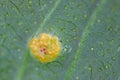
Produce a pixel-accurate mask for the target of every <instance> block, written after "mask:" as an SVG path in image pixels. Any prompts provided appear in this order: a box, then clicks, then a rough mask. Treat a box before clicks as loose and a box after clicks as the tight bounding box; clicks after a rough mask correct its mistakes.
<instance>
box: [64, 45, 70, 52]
mask: <svg viewBox="0 0 120 80" xmlns="http://www.w3.org/2000/svg"><path fill="white" fill-rule="evenodd" d="M63 51H64V52H67V53H69V52H71V51H72V47H71V46H70V45H65V46H64V48H63Z"/></svg>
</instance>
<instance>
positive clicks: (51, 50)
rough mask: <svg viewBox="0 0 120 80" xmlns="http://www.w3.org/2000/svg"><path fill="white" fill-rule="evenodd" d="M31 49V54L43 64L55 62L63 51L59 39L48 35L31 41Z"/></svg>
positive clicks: (45, 34)
mask: <svg viewBox="0 0 120 80" xmlns="http://www.w3.org/2000/svg"><path fill="white" fill-rule="evenodd" d="M29 47H30V50H31V53H32V54H33V55H34V56H35V58H37V59H39V60H40V61H41V62H52V61H54V60H55V58H56V57H57V56H58V55H59V54H60V51H61V47H60V42H59V40H58V37H57V36H52V35H50V34H47V33H42V34H40V35H38V36H37V37H34V38H32V39H30V42H29Z"/></svg>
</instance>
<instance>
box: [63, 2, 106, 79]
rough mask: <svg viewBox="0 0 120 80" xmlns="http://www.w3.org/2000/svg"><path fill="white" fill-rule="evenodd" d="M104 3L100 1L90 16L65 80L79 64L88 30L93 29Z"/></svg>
mask: <svg viewBox="0 0 120 80" xmlns="http://www.w3.org/2000/svg"><path fill="white" fill-rule="evenodd" d="M105 3H106V0H101V2H100V4H99V6H98V7H97V8H96V9H95V11H94V12H93V14H92V15H91V17H90V19H89V21H88V24H87V26H86V27H85V29H84V30H83V33H82V36H81V40H80V42H79V44H78V50H77V52H76V54H75V57H74V60H73V61H72V63H71V65H70V67H69V68H68V71H67V73H66V76H65V80H70V78H71V75H72V73H73V72H74V71H75V68H76V65H77V63H78V62H79V59H80V56H81V53H82V49H83V46H84V44H85V43H86V40H87V37H88V35H89V33H90V30H91V29H92V27H93V24H94V22H95V20H96V16H97V14H98V13H99V12H100V11H101V9H102V8H103V6H104V5H105Z"/></svg>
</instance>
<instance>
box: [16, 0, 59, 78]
mask: <svg viewBox="0 0 120 80" xmlns="http://www.w3.org/2000/svg"><path fill="white" fill-rule="evenodd" d="M60 2H61V0H57V1H56V2H55V3H54V5H53V8H52V9H51V10H50V12H49V13H48V14H47V15H46V17H45V18H44V20H43V21H42V23H41V24H40V27H39V28H38V29H37V31H36V32H35V33H34V34H33V35H32V36H31V37H30V38H32V37H33V36H36V35H38V34H39V33H40V31H41V30H42V28H43V27H44V26H45V24H46V22H47V21H48V20H49V19H50V16H51V15H52V14H53V12H54V11H55V10H56V8H57V7H58V5H59V4H60ZM27 45H28V44H27ZM29 53H30V52H29V48H28V46H27V50H26V53H25V59H24V60H23V64H22V65H21V67H20V68H19V70H18V73H17V75H16V77H15V79H14V80H22V77H23V75H24V72H25V69H26V67H27V64H28V62H29V58H30V54H29Z"/></svg>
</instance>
